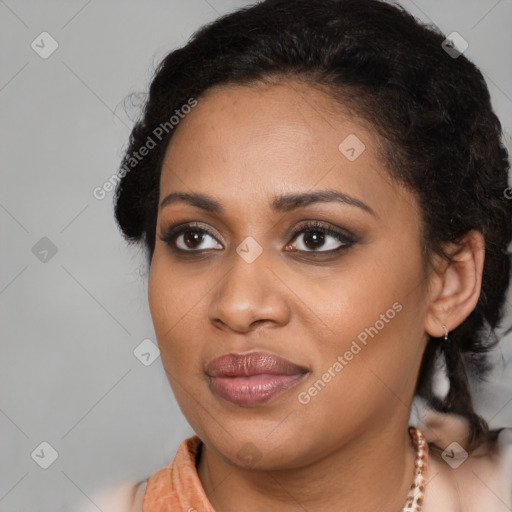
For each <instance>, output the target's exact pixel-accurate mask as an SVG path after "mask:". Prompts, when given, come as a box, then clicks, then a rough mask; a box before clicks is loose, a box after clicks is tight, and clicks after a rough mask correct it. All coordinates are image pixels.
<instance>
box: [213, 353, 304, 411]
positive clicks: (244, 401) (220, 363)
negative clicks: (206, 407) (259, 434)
mask: <svg viewBox="0 0 512 512" xmlns="http://www.w3.org/2000/svg"><path fill="white" fill-rule="evenodd" d="M307 373H308V370H307V369H306V368H304V367H302V366H298V365H296V364H294V363H292V362H290V361H288V360H286V359H283V358H280V357H277V356H275V355H273V354H269V353H267V352H251V353H247V354H225V355H223V356H220V357H217V358H215V359H213V360H212V361H210V362H209V363H208V364H207V366H206V374H207V375H208V377H209V384H210V389H211V390H212V392H213V393H215V394H216V395H218V396H220V397H221V398H223V399H225V400H227V401H228V402H231V403H233V404H235V405H238V406H242V407H255V406H257V405H261V404H264V403H266V402H268V401H269V400H270V399H271V398H274V397H276V396H277V395H280V394H281V393H283V392H284V391H286V390H288V389H290V388H292V387H294V386H296V385H297V384H298V383H299V382H300V381H301V380H302V379H303V378H304V376H305V375H306V374H307Z"/></svg>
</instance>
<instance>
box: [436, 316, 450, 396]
mask: <svg viewBox="0 0 512 512" xmlns="http://www.w3.org/2000/svg"><path fill="white" fill-rule="evenodd" d="M443 329H444V335H443V338H444V341H443V343H442V344H441V346H440V347H439V348H440V349H441V350H440V351H439V355H438V357H437V359H436V361H435V366H434V368H435V375H434V376H433V379H432V392H433V394H434V396H436V397H437V398H438V399H439V400H441V401H443V400H445V399H446V397H447V396H448V393H449V391H450V376H449V374H448V364H447V360H446V352H445V350H444V349H445V348H446V346H447V345H446V342H447V341H448V329H447V328H446V325H443Z"/></svg>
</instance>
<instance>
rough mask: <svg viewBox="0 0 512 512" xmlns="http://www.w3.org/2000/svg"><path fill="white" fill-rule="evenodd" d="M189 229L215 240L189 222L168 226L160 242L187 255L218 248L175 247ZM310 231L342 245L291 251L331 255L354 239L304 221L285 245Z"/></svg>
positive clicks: (207, 232) (313, 222)
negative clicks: (328, 248) (334, 239)
mask: <svg viewBox="0 0 512 512" xmlns="http://www.w3.org/2000/svg"><path fill="white" fill-rule="evenodd" d="M189 231H195V232H199V233H200V234H204V233H206V234H207V235H209V236H211V237H212V238H214V239H215V240H216V237H215V234H214V233H213V232H212V231H210V230H209V229H207V228H206V227H200V226H198V225H195V224H191V223H189V224H181V225H179V226H174V227H170V228H169V229H167V230H165V231H164V234H163V235H162V236H161V237H160V240H162V242H165V243H166V244H167V245H168V246H169V247H170V248H171V249H172V250H173V251H174V252H176V253H180V254H186V255H187V256H188V255H194V254H200V253H202V252H204V251H207V250H218V249H196V250H194V249H189V250H185V249H180V248H178V247H176V246H175V240H176V238H178V236H180V235H182V234H184V233H187V232H189ZM311 232H315V233H318V232H321V233H323V234H325V235H329V236H332V237H334V238H336V239H337V240H338V241H339V242H342V245H340V246H339V247H337V248H336V249H330V250H327V251H315V250H311V251H303V250H299V249H297V250H294V251H291V252H298V253H305V254H324V255H325V254H331V255H332V254H335V253H337V252H341V251H344V250H346V249H348V248H350V247H351V246H352V245H353V244H354V243H355V239H354V238H353V237H352V236H350V235H349V234H347V233H343V232H341V231H338V230H335V229H333V228H330V227H328V226H325V225H323V224H321V223H320V222H318V221H306V222H305V223H304V224H302V225H301V226H300V227H298V228H297V229H295V230H294V231H293V232H292V233H291V234H290V237H291V239H290V242H288V243H287V244H286V247H288V246H289V245H290V243H291V242H293V241H294V240H295V239H296V238H297V237H298V236H299V235H300V234H302V233H311Z"/></svg>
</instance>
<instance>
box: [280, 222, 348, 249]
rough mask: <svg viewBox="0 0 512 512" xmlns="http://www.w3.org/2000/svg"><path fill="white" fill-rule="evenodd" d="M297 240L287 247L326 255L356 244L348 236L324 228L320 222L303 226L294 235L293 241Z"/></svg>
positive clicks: (329, 228)
mask: <svg viewBox="0 0 512 512" xmlns="http://www.w3.org/2000/svg"><path fill="white" fill-rule="evenodd" d="M292 240H297V242H295V243H294V244H291V243H290V244H288V246H287V247H290V246H291V247H293V246H294V245H295V246H296V247H295V249H294V250H295V251H302V252H313V253H324V252H331V251H337V250H342V249H348V248H349V247H350V246H351V245H353V244H354V243H355V241H354V239H353V238H351V237H350V236H349V235H348V234H345V233H342V232H341V231H337V230H335V229H332V228H331V227H328V226H324V225H322V224H320V223H318V222H313V223H309V224H306V225H303V226H302V227H300V228H299V229H297V230H296V231H295V232H294V233H293V239H292Z"/></svg>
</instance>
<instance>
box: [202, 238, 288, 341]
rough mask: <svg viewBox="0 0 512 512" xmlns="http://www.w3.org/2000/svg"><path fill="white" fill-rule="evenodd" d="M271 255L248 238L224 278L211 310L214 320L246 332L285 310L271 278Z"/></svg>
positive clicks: (238, 250)
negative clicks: (261, 321) (258, 322)
mask: <svg viewBox="0 0 512 512" xmlns="http://www.w3.org/2000/svg"><path fill="white" fill-rule="evenodd" d="M269 256H270V254H269V253H268V250H266V249H264V248H263V247H262V245H260V244H259V243H258V242H257V241H256V240H255V239H254V238H252V237H246V238H245V239H244V240H243V241H242V242H241V243H240V244H239V245H238V246H237V247H236V250H235V251H233V253H232V255H231V258H230V260H231V261H230V270H229V271H228V272H227V273H226V275H225V276H224V278H223V279H222V281H221V283H220V286H219V287H218V289H217V291H216V293H215V295H214V297H213V299H212V302H211V304H210V308H209V316H210V320H211V321H215V320H222V322H223V323H224V324H227V325H229V326H230V327H231V328H233V329H236V330H240V331H243V330H246V329H248V328H249V326H250V325H251V324H252V323H254V322H256V321H258V320H271V319H272V320H274V321H277V320H278V317H279V316H280V315H281V314H282V312H283V311H284V301H283V298H282V297H280V295H279V291H278V290H277V289H271V288H272V287H275V284H274V283H276V280H275V279H272V278H271V271H270V269H269V268H267V267H268V266H269V264H270V257H269Z"/></svg>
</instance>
